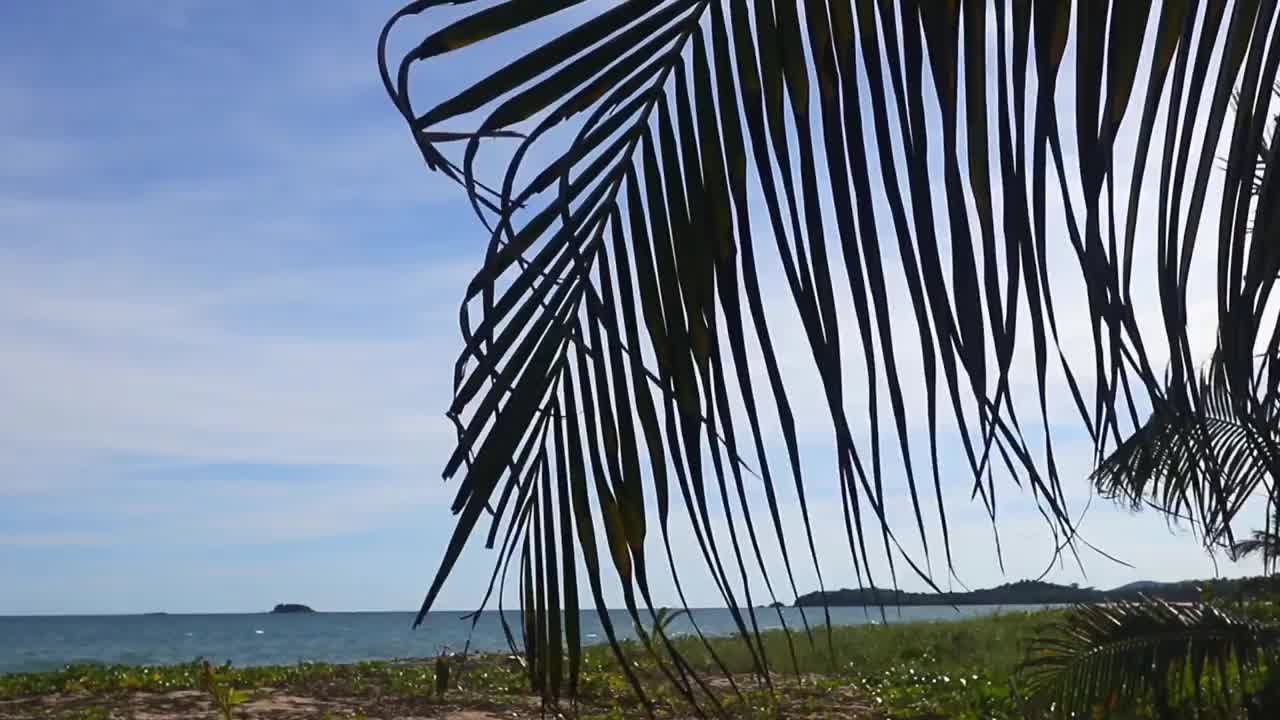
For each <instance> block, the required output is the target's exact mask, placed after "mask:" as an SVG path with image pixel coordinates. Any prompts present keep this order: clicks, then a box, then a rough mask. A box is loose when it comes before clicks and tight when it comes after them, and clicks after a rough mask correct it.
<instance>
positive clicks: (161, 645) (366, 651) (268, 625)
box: [0, 605, 1032, 673]
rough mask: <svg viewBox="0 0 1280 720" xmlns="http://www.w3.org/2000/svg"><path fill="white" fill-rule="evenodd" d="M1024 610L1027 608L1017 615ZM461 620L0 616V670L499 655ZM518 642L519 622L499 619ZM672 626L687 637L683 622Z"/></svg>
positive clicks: (724, 618)
mask: <svg viewBox="0 0 1280 720" xmlns="http://www.w3.org/2000/svg"><path fill="white" fill-rule="evenodd" d="M1000 609H1001V608H999V607H996V606H989V605H977V606H968V607H963V608H960V609H958V610H956V609H953V608H949V607H906V608H902V609H901V610H895V609H888V610H886V615H887V619H888V621H889V622H906V621H912V620H946V619H957V618H961V617H971V616H974V615H984V614H989V613H993V612H997V611H999V610H1000ZM1019 609H1032V608H1026V607H1023V608H1019ZM807 613H808V617H809V622H810V623H811V624H814V625H817V624H820V623H821V622H822V611H821V610H820V609H809V610H807ZM464 615H465V613H461V612H433V613H431V615H430V616H429V617H428V618H427V620H426V622H424V623H423V625H422V626H421V627H419V628H418V629H417V630H414V629H413V628H412V624H413V614H412V613H396V612H388V613H315V614H311V615H267V614H252V615H248V614H246V615H95V616H41V617H0V673H11V672H28V671H36V670H50V669H54V668H59V667H62V666H63V665H66V664H68V663H73V662H97V663H107V664H111V663H124V664H131V665H143V664H169V663H177V662H185V661H188V660H192V659H194V658H197V657H204V658H208V659H210V660H214V661H217V662H223V661H227V660H229V661H231V662H232V663H234V664H236V665H271V664H279V663H293V662H298V661H302V660H312V661H327V662H355V661H358V660H372V659H385V658H404V657H421V656H425V655H434V654H436V653H438V652H441V651H444V650H448V651H451V652H459V651H461V650H462V649H463V646H464V645H465V644H466V643H467V639H468V636H469V637H470V640H471V648H472V649H473V650H482V651H486V650H487V651H502V650H506V649H507V641H506V635H505V634H504V633H503V630H502V623H501V622H500V619H499V617H498V613H496V612H486V613H483V614H481V616H480V619H479V622H478V623H477V624H476V627H475V629H474V631H473V630H472V626H471V622H470V621H469V620H464V619H463V616H464ZM610 615H611V621H612V623H613V625H614V628H615V630H616V631H617V632H618V635H619V636H620V637H630V635H631V627H632V624H631V620H630V618H629V616H628V615H627V614H626V612H625V611H611V613H610ZM693 616H694V619H695V620H696V622H697V623H698V626H699V627H700V628H701V629H702V631H703V632H704V633H706V634H708V635H727V634H731V633H733V632H734V630H735V626H734V623H733V619H732V616H731V615H730V614H729V611H727V610H725V609H723V608H707V609H698V610H694V611H693ZM783 616H784V617H785V619H786V622H787V623H788V624H789V625H790V626H791V627H792V628H796V627H799V623H800V611H799V610H798V609H796V608H786V609H784V610H783ZM756 618H757V621H758V622H759V623H760V626H761V629H767V628H777V627H781V622H780V620H779V618H778V613H777V612H776V611H774V610H763V609H760V610H757V611H756ZM880 619H881V616H880V612H879V611H878V610H876V609H866V610H864V609H863V608H831V621H832V624H834V625H856V624H861V623H867V622H879V621H880ZM507 621H508V623H510V624H511V628H512V633H513V634H514V635H515V637H516V639H517V642H518V641H519V632H520V629H519V624H518V616H517V615H516V614H515V613H507ZM672 629H673V630H674V631H676V632H689V631H691V630H692V626H691V625H690V624H689V621H688V620H687V619H683V618H682V619H681V620H678V621H677V622H676V623H675V624H674V625H673V626H672ZM582 634H583V641H584V642H586V643H597V642H604V641H605V633H604V630H603V629H602V626H601V622H600V617H599V616H598V615H597V614H596V613H595V612H594V611H591V612H584V613H582Z"/></svg>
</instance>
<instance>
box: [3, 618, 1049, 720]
mask: <svg viewBox="0 0 1280 720" xmlns="http://www.w3.org/2000/svg"><path fill="white" fill-rule="evenodd" d="M1051 619H1052V617H1051V615H1050V614H1048V613H1021V612H1017V613H1008V614H1002V615H996V616H989V617H985V618H978V619H970V620H960V621H954V622H925V623H910V624H895V625H870V626H855V627H841V628H835V629H833V630H832V631H831V633H830V635H829V636H828V635H827V633H826V632H825V631H824V630H815V632H814V636H813V640H814V642H813V644H810V642H809V640H808V639H807V638H805V637H804V635H803V634H802V633H801V634H794V635H793V640H794V643H795V645H794V647H795V653H796V661H797V662H796V665H795V666H793V665H792V663H791V652H790V650H789V648H788V643H787V641H786V638H785V636H783V635H782V634H781V633H779V632H772V633H767V634H766V635H765V636H764V637H763V645H764V654H765V657H767V658H768V662H769V664H770V666H771V667H772V669H773V673H774V674H773V678H774V679H773V682H774V691H773V692H770V691H769V689H768V688H767V686H765V685H764V684H762V683H759V682H758V681H756V680H754V679H753V678H752V677H751V671H752V661H751V653H750V652H749V650H748V649H747V645H746V644H745V643H744V642H743V641H741V640H740V639H735V638H716V639H712V641H711V646H712V648H713V649H714V650H715V652H716V654H717V655H719V656H720V658H721V660H722V661H723V662H724V664H725V666H726V667H727V668H728V669H729V671H730V673H731V674H732V675H733V677H735V679H736V683H737V685H738V686H739V688H740V689H741V693H740V695H739V694H735V693H733V692H732V691H731V690H730V689H729V687H728V685H727V683H724V682H723V681H721V683H720V684H715V685H713V686H712V691H713V693H714V694H715V696H716V698H717V700H718V701H719V702H721V703H722V704H723V705H724V707H725V708H726V710H728V711H729V712H730V713H731V714H733V715H735V716H737V717H743V718H750V717H756V718H764V717H779V716H784V715H785V716H786V717H892V718H903V719H908V718H916V719H921V720H923V719H925V718H956V719H964V720H968V719H970V718H973V719H976V718H991V719H995V720H999V719H1001V718H1010V719H1011V718H1020V717H1022V716H1023V714H1022V713H1021V712H1020V709H1019V706H1018V704H1017V702H1016V699H1015V696H1014V694H1013V693H1012V692H1011V689H1010V682H1011V679H1012V677H1013V673H1014V669H1015V666H1016V665H1017V663H1018V662H1019V661H1020V660H1021V659H1022V658H1023V653H1024V643H1025V640H1026V639H1027V638H1028V637H1029V636H1030V635H1031V634H1033V633H1034V631H1035V630H1036V629H1037V628H1039V627H1041V626H1042V625H1043V624H1045V623H1046V622H1048V621H1049V620H1051ZM828 638H829V640H828ZM674 643H675V645H676V647H677V648H678V650H679V652H680V653H681V655H683V656H684V657H685V658H686V659H687V660H688V662H689V664H690V665H691V666H692V667H694V668H696V669H698V670H700V671H703V672H704V673H705V674H707V675H708V677H710V675H711V673H712V672H713V669H714V667H715V664H714V662H713V660H712V659H711V656H710V654H709V653H708V652H707V650H706V649H705V648H704V647H703V646H702V645H701V644H700V643H699V642H698V641H697V640H696V639H695V638H690V637H682V638H676V639H674ZM626 648H627V650H628V659H629V661H630V662H631V663H632V667H633V670H634V671H635V672H636V673H637V674H638V675H639V676H641V677H642V678H643V679H644V680H645V682H646V687H649V688H653V692H652V694H651V699H652V700H653V701H654V702H655V704H656V705H657V707H658V709H659V711H660V714H664V715H670V714H673V713H674V712H676V711H678V710H681V709H685V707H686V706H685V705H684V704H683V701H682V700H681V699H680V697H679V695H678V694H677V693H676V692H675V690H674V688H673V687H671V685H670V684H669V683H664V682H662V677H663V676H662V675H661V673H660V672H659V671H658V668H657V666H656V665H655V664H654V662H653V661H652V660H651V659H648V658H645V657H641V655H642V653H639V652H637V651H638V650H639V647H638V646H637V645H636V644H634V643H631V644H628V645H627V646H626ZM455 662H456V661H455ZM217 677H218V680H219V683H221V684H222V686H224V687H225V688H227V689H234V690H236V691H239V692H241V693H243V694H244V695H245V696H246V697H247V698H248V699H249V700H252V699H253V698H260V697H264V696H265V695H266V694H268V693H271V692H287V693H288V694H290V695H293V696H303V697H311V698H318V699H322V700H326V701H327V700H332V701H334V702H335V703H337V704H336V705H334V707H333V708H331V709H327V710H326V712H331V717H334V718H350V717H355V716H357V715H356V714H357V713H367V714H368V715H370V716H376V717H386V716H388V715H391V714H393V713H404V714H418V713H421V714H433V715H434V714H435V713H433V712H429V711H430V710H432V709H434V710H438V709H440V706H441V705H442V704H443V705H449V706H457V707H490V708H495V707H500V708H501V709H504V710H512V711H513V712H516V713H521V712H525V711H529V712H531V713H533V711H536V709H537V699H536V697H533V696H531V695H530V693H529V690H528V682H527V680H526V678H525V675H524V672H523V669H522V666H521V665H520V663H519V661H518V660H516V659H514V658H511V657H508V656H502V655H487V656H476V657H472V658H469V659H468V660H467V662H466V663H465V664H464V665H458V666H455V667H454V668H453V669H452V672H451V677H450V688H449V691H448V693H447V695H446V696H445V697H444V698H441V697H439V695H438V693H437V690H436V685H435V682H436V669H435V667H434V664H433V663H432V662H431V661H405V662H394V661H375V662H361V663H355V664H350V665H334V664H327V663H300V664H296V665H277V666H267V667H222V668H219V669H218V672H217ZM203 678H204V674H203V667H202V665H201V663H200V662H192V663H186V664H181V665H169V666H158V667H143V666H100V665H76V666H70V667H67V668H64V669H62V670H58V671H54V672H43V673H23V674H10V675H0V701H10V702H11V703H12V702H13V701H18V702H19V705H18V706H19V707H20V706H21V702H22V701H31V702H34V701H35V699H38V698H41V697H46V698H47V697H49V696H67V697H75V698H79V700H78V701H77V703H73V704H71V705H69V706H68V707H67V708H66V712H65V713H62V712H61V711H59V714H58V715H55V716H57V717H63V718H80V717H85V718H95V720H97V719H98V718H101V719H102V720H105V719H106V718H110V717H127V716H128V715H127V714H126V713H123V712H120V713H118V714H115V715H113V714H112V709H113V708H115V709H119V708H121V707H122V704H121V703H123V702H124V701H125V699H127V698H130V697H133V698H135V699H136V698H137V697H138V696H139V695H140V694H167V693H173V691H179V690H195V691H201V690H202V688H206V687H207V682H206V681H205V680H204V679H203ZM579 687H580V697H581V699H580V706H579V711H580V715H581V717H583V718H591V719H593V720H605V719H606V718H608V719H609V720H621V719H622V718H630V717H637V716H640V715H641V714H642V709H643V708H642V707H641V706H640V704H639V703H638V701H637V700H636V698H635V697H634V696H633V694H632V692H631V690H630V688H629V686H628V684H627V681H626V679H625V677H624V675H623V673H622V672H621V671H620V666H619V665H618V663H617V661H616V660H615V659H614V657H613V655H612V653H611V652H610V651H609V650H608V648H606V647H592V648H588V649H587V651H586V652H585V653H584V657H583V672H582V676H581V680H580V686H579ZM426 706H433V707H432V708H427V707H426ZM42 707H44V709H45V710H47V709H48V708H47V707H46V706H42ZM201 707H202V708H207V707H209V705H208V703H207V702H206V703H205V704H203V705H202V706H201ZM414 710H416V711H417V713H415V712H414ZM424 711H425V712H424ZM42 712H43V710H42ZM104 712H105V714H104ZM204 712H205V715H203V716H211V715H209V713H208V711H207V710H205V711H204ZM237 713H239V714H236V717H252V716H253V715H252V713H251V711H250V710H249V709H248V708H247V707H246V708H243V709H237ZM0 714H3V715H5V717H8V716H9V715H7V714H5V713H4V712H3V711H0ZM319 714H320V713H317V715H319ZM535 715H536V713H533V714H531V715H530V716H535ZM19 716H21V715H19ZM39 716H40V717H44V715H39ZM33 717H35V716H33ZM182 717H186V716H185V715H182Z"/></svg>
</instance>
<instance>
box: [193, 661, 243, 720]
mask: <svg viewBox="0 0 1280 720" xmlns="http://www.w3.org/2000/svg"><path fill="white" fill-rule="evenodd" d="M225 670H230V665H229V664H228V666H226V667H225V668H224V669H223V671H225ZM223 671H220V670H218V669H216V668H214V666H213V664H212V663H210V662H209V661H208V660H204V661H202V662H201V665H200V673H201V675H200V687H201V689H203V690H204V691H205V692H206V693H208V694H209V699H210V700H212V701H213V706H214V708H215V709H216V710H217V712H218V713H219V714H220V715H221V716H222V720H235V709H236V706H238V705H243V704H244V703H246V702H248V701H249V693H247V692H244V691H242V690H237V689H235V688H234V687H232V685H231V683H230V682H229V681H228V680H227V679H226V678H225V677H223Z"/></svg>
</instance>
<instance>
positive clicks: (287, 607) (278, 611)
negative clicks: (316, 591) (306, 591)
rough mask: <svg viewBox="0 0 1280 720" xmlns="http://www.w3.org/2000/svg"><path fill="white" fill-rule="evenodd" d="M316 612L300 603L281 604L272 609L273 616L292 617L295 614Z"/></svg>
mask: <svg viewBox="0 0 1280 720" xmlns="http://www.w3.org/2000/svg"><path fill="white" fill-rule="evenodd" d="M313 612H315V610H312V609H311V608H309V607H307V606H306V605H301V604H298V603H280V604H279V605H276V606H275V607H273V608H271V614H272V615H291V614H294V613H313Z"/></svg>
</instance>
